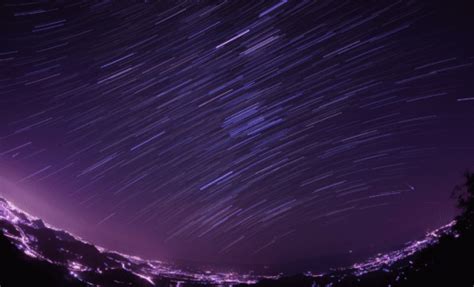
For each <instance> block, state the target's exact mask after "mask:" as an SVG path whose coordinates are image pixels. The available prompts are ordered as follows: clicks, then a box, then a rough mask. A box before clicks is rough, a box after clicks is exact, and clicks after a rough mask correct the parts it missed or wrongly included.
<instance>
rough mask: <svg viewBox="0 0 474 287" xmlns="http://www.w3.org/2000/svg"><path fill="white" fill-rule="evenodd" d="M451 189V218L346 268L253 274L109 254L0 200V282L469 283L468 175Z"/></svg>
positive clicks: (473, 238) (473, 184) (472, 226)
mask: <svg viewBox="0 0 474 287" xmlns="http://www.w3.org/2000/svg"><path fill="white" fill-rule="evenodd" d="M465 180H466V181H465V183H464V184H463V185H461V186H459V187H457V188H456V190H455V192H454V193H453V194H454V195H455V196H456V197H457V199H458V206H459V208H460V211H461V213H460V215H459V216H458V217H457V218H456V220H455V221H453V222H452V223H451V224H448V225H447V226H445V227H442V228H440V229H439V230H436V231H434V232H432V233H430V234H428V235H427V237H426V238H424V239H422V240H420V241H415V242H411V243H410V244H407V246H406V247H405V248H403V249H401V250H397V251H394V252H391V253H388V254H384V255H378V256H377V257H374V258H372V259H370V260H368V261H367V262H364V263H360V264H355V265H353V266H352V267H350V268H344V269H339V270H333V271H331V272H329V273H327V274H324V275H318V276H315V275H312V274H301V275H295V276H288V277H281V278H276V277H273V278H269V277H267V278H258V277H257V276H252V275H238V274H234V273H209V272H207V273H206V272H200V271H196V270H184V269H180V268H178V267H177V266H173V265H170V264H166V263H163V262H159V261H146V260H143V259H140V258H136V257H131V256H126V255H122V254H118V253H116V252H109V251H106V250H103V249H101V248H99V247H96V246H94V245H92V244H89V243H86V242H84V241H82V240H80V239H78V238H76V237H74V236H72V235H70V234H68V233H66V232H64V231H61V230H56V229H54V228H52V227H49V226H47V225H45V224H44V223H43V222H42V221H41V220H39V219H36V218H34V217H32V216H29V215H27V214H25V213H23V212H22V211H20V210H18V209H17V208H16V207H14V206H13V205H12V204H10V203H8V202H7V201H5V200H3V199H0V230H1V233H0V286H2V287H5V286H15V287H16V286H166V287H167V286H180V287H186V286H241V287H243V286H294V287H298V286H474V231H473V230H474V175H473V174H469V173H467V174H466V176H465Z"/></svg>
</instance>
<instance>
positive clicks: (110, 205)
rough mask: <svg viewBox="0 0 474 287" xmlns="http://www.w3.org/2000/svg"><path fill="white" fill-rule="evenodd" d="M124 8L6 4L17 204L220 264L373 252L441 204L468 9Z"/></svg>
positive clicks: (420, 226) (310, 5)
mask: <svg viewBox="0 0 474 287" xmlns="http://www.w3.org/2000/svg"><path fill="white" fill-rule="evenodd" d="M126 2H132V1H116V2H109V1H101V2H100V1H90V2H88V1H83V2H81V1H56V3H53V4H51V3H48V2H46V1H40V2H38V3H36V2H25V3H24V4H21V2H19V1H7V3H4V4H2V6H1V17H0V18H1V21H2V23H1V28H0V29H1V45H0V176H1V177H2V180H3V185H2V190H1V191H0V192H1V193H3V194H4V196H6V197H7V198H11V199H12V200H13V201H14V202H16V203H17V204H18V205H19V206H22V207H24V208H25V209H26V210H28V211H30V212H31V213H33V214H35V215H38V216H40V217H42V218H44V219H45V220H46V221H48V222H50V223H52V224H53V225H55V226H59V227H62V228H65V229H66V230H69V231H71V232H73V233H75V234H78V235H80V236H82V237H84V238H85V239H87V240H90V241H93V242H96V243H98V244H99V245H102V246H105V247H108V248H113V249H117V250H120V251H123V252H127V253H131V254H138V255H141V256H144V257H148V258H161V259H167V260H173V259H186V260H198V261H209V262H216V263H217V264H224V263H228V262H231V263H249V262H251V263H266V264H272V263H285V262H291V261H294V260H307V261H308V262H311V261H314V262H316V261H318V260H319V258H323V257H324V258H331V257H334V258H335V257H339V256H342V255H344V254H351V253H350V252H353V253H354V254H359V255H360V256H368V255H371V254H374V253H376V252H380V251H383V250H387V249H390V248H393V247H394V246H397V245H399V244H402V243H404V242H406V241H408V240H413V239H415V238H418V237H419V236H422V235H423V234H424V233H425V232H426V231H427V230H430V229H432V228H436V227H438V226H440V225H442V224H445V223H447V222H449V221H450V220H451V218H452V217H453V214H454V209H453V205H454V202H453V201H452V200H450V198H449V196H450V193H451V190H452V188H453V186H454V185H455V184H457V183H458V182H459V181H460V180H461V176H460V175H461V174H462V172H463V171H464V170H465V169H466V168H469V167H473V162H474V161H473V159H474V93H473V91H474V83H473V82H474V81H473V80H474V77H473V76H474V64H473V63H474V43H473V39H474V33H473V27H474V23H473V22H474V20H473V19H474V15H473V14H474V13H473V12H472V11H473V10H470V9H469V7H468V5H467V4H463V2H460V1H459V2H456V1H454V2H451V1H450V3H446V4H444V5H440V4H438V2H436V1H397V2H396V1H352V2H351V1H265V2H257V1H181V2H179V1H156V2H153V1H149V2H147V3H134V4H132V3H126ZM467 2H469V1H465V3H467ZM362 3H363V4H362ZM14 186H15V187H14Z"/></svg>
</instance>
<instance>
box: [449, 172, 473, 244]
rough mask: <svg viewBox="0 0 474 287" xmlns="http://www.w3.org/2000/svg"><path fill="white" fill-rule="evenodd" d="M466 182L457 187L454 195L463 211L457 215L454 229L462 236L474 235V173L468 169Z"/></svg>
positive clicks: (465, 175)
mask: <svg viewBox="0 0 474 287" xmlns="http://www.w3.org/2000/svg"><path fill="white" fill-rule="evenodd" d="M464 178H465V182H464V183H463V184H461V185H458V186H456V187H455V189H454V192H453V195H454V196H455V197H457V200H458V203H457V205H458V208H459V209H460V211H461V213H460V214H459V215H458V216H456V224H455V226H454V230H455V231H456V232H458V233H459V235H460V236H469V237H472V236H473V233H474V173H471V172H469V171H466V173H465V174H464Z"/></svg>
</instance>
